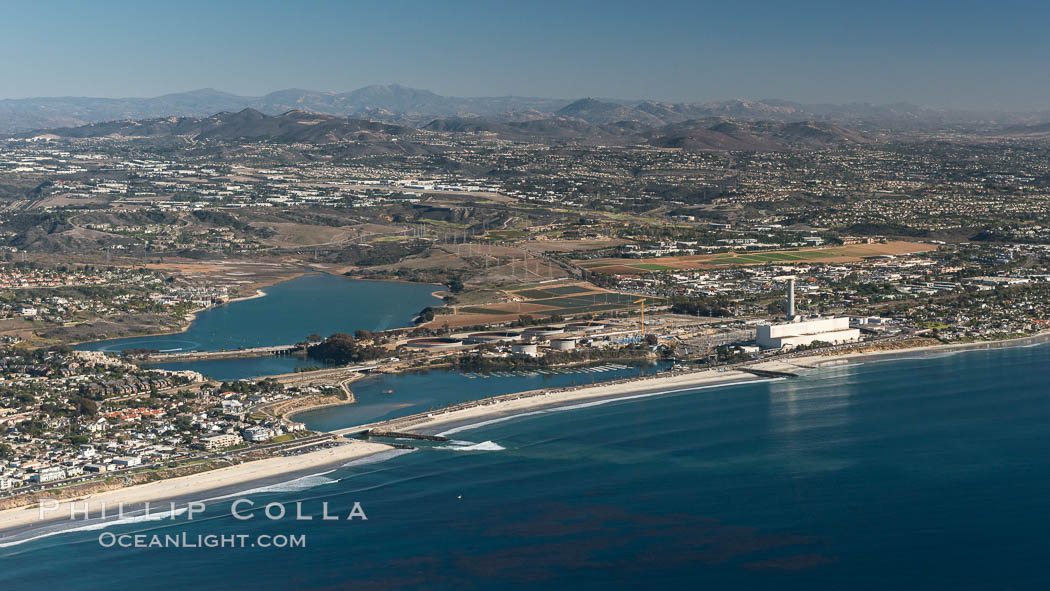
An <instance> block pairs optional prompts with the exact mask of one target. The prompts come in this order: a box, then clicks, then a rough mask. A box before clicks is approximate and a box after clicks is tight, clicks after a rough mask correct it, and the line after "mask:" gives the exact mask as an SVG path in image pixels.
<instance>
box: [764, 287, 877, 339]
mask: <svg viewBox="0 0 1050 591" xmlns="http://www.w3.org/2000/svg"><path fill="white" fill-rule="evenodd" d="M785 279H786V280H787V321H786V322H781V323H778V324H760V325H758V328H757V335H756V336H757V338H756V340H757V341H758V346H759V347H762V348H763V349H784V348H789V349H790V348H792V347H798V346H800V345H809V344H812V343H815V342H822V343H831V344H833V345H837V344H840V343H853V342H856V341H859V340H860V331H859V330H857V329H856V328H850V326H849V318H847V317H844V316H843V317H828V318H825V317H821V316H811V317H809V318H807V319H803V318H802V317H801V316H799V315H798V314H796V313H795V278H794V277H786V278H785Z"/></svg>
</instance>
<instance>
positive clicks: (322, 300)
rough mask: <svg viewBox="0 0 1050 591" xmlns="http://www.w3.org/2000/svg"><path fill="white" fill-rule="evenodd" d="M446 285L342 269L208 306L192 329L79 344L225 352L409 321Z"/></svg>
mask: <svg viewBox="0 0 1050 591" xmlns="http://www.w3.org/2000/svg"><path fill="white" fill-rule="evenodd" d="M438 289H440V287H439V286H435V285H425V284H413V283H394V282H384V281H360V280H351V279H346V278H343V277H339V276H336V275H327V274H314V275H304V276H302V277H298V278H296V279H292V280H290V281H285V282H283V283H278V284H276V285H273V286H270V287H267V288H265V289H264V290H263V292H265V293H266V296H264V297H261V298H254V299H249V300H242V301H239V302H233V303H231V304H228V305H225V306H218V307H216V308H211V309H209V310H205V311H204V312H201V313H200V314H198V315H197V318H196V320H195V321H194V322H193V324H192V325H191V326H190V328H189V329H188V330H187V331H186V332H182V333H178V334H167V335H158V336H147V337H131V338H124V339H111V340H106V341H96V342H93V343H84V344H82V345H78V346H77V347H76V348H77V349H86V350H91V351H123V350H125V349H156V350H158V351H217V350H222V349H237V348H239V347H246V348H247V347H263V346H269V345H287V344H291V343H297V342H300V341H303V340H305V339H306V337H307V335H310V334H319V335H321V336H328V335H330V334H332V333H336V332H345V333H351V334H352V333H353V332H354V331H355V330H358V329H363V330H385V329H388V328H397V327H402V326H409V325H410V324H411V321H412V318H413V317H415V315H416V314H417V313H418V312H419V311H420V310H422V309H423V308H425V307H427V306H439V305H441V300H440V299H438V298H435V297H434V296H433V295H431V294H432V293H433V292H434V291H437V290H438ZM306 365H317V362H313V361H307V360H304V359H299V358H294V357H264V358H255V359H223V360H212V361H203V362H180V363H163V364H157V365H156V366H155V367H161V368H165V369H192V370H196V371H200V372H202V373H204V374H205V375H208V376H211V377H214V378H215V379H220V380H229V379H239V378H247V377H255V376H260V375H272V374H277V373H289V372H292V371H294V370H295V369H296V368H298V367H303V366H306Z"/></svg>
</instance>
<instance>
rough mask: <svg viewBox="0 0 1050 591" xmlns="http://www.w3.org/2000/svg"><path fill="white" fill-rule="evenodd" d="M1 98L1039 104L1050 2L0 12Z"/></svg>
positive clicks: (146, 7)
mask: <svg viewBox="0 0 1050 591" xmlns="http://www.w3.org/2000/svg"><path fill="white" fill-rule="evenodd" d="M0 2H2V3H3V4H2V6H3V8H2V11H0V97H3V98H23V97H32V96H71V95H72V96H105V97H116V96H154V95H159V94H164V93H169V92H179V91H184V90H191V89H196V88H205V87H212V88H217V89H220V90H225V91H229V92H233V93H237V94H249V95H260V94H264V93H266V92H270V91H273V90H279V89H284V88H290V87H297V88H307V89H311V90H334V91H347V90H353V89H355V88H358V87H361V86H364V85H367V84H384V83H394V82H396V83H400V84H403V85H406V86H412V87H416V88H426V89H429V90H433V91H434V92H437V93H440V94H446V95H456V96H497V95H507V94H516V95H529V96H553V97H563V98H577V97H583V96H595V97H618V98H653V99H659V100H674V101H693V100H713V99H724V98H751V99H758V98H784V99H789V100H796V101H802V102H836V103H841V102H853V101H867V102H875V103H890V102H896V101H907V102H913V103H920V104H929V105H943V106H951V107H993V108H1005V109H1030V108H1040V109H1044V108H1050V34H1048V32H1047V28H1048V23H1050V3H1047V2H1045V0H1044V1H1043V2H1036V1H1030V2H1021V1H1015V0H1000V1H992V0H988V1H984V2H971V1H969V0H957V1H953V2H942V1H940V0H931V1H924V0H911V1H908V2H898V1H897V0H867V1H863V2H860V1H850V0H839V1H836V2H823V1H814V2H807V1H805V0H798V1H794V2H791V1H778V2H771V1H770V2H767V1H763V0H752V1H739V0H721V1H719V2H707V1H703V0H696V1H687V0H686V1H677V2H672V1H653V0H649V1H645V0H635V1H633V2H618V1H615V0H605V1H602V2H582V1H581V2H576V1H573V0H559V1H557V2H546V1H542V2H541V1H537V2H528V1H526V0H491V1H490V2H467V1H456V0H429V1H425V2H407V1H405V2H399V1H397V0H383V1H370V2H353V1H349V0H347V1H342V2H339V1H328V2H322V1H311V0H282V1H277V2H270V1H268V0H253V1H251V2H247V1H239V0H238V1H233V0H231V1H224V0H210V1H208V2H199V1H196V0H178V1H173V2H153V1H149V0H140V1H137V2H124V1H115V0H114V1H110V0H91V1H85V0H79V1H76V2H61V1H50V0H41V1H25V0H0Z"/></svg>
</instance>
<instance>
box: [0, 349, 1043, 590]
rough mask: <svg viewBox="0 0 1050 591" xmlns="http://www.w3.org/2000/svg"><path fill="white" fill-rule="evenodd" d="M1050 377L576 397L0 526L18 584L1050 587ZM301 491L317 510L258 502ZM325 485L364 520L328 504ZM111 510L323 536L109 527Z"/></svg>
mask: <svg viewBox="0 0 1050 591" xmlns="http://www.w3.org/2000/svg"><path fill="white" fill-rule="evenodd" d="M1048 378H1050V346H1037V347H1031V348H1012V349H1000V350H987V351H969V352H960V353H954V354H945V355H941V356H932V357H921V358H916V359H902V360H893V361H879V362H871V361H868V362H865V363H864V364H859V365H842V366H836V367H832V368H826V369H821V370H817V371H814V372H812V373H809V374H807V375H805V376H803V377H800V378H795V379H788V380H776V381H765V382H761V383H748V384H737V385H728V386H720V387H713V388H705V389H702V390H695V391H691V392H676V393H669V394H666V395H662V396H651V397H647V398H636V399H632V400H620V401H608V402H598V401H596V402H592V403H587V404H576V405H572V406H571V407H568V408H566V409H564V410H548V411H545V412H541V413H536V414H531V415H529V416H525V417H519V418H514V419H511V420H505V421H502V422H497V423H487V424H484V425H481V426H476V427H475V428H472V429H469V428H468V429H465V430H460V431H457V432H455V433H451V434H450V437H452V438H453V439H454V440H455V441H452V442H449V443H424V444H419V446H418V447H419V449H417V450H415V451H409V450H398V451H396V452H393V453H387V454H385V455H382V456H376V457H372V458H365V459H364V460H358V461H355V462H351V463H350V464H348V465H346V466H343V467H340V468H337V469H334V470H332V471H327V472H326V473H324V474H317V475H311V476H306V477H299V478H297V479H296V480H293V481H290V482H285V483H281V484H273V483H269V485H268V486H267V487H265V488H263V489H262V490H256V491H254V492H253V493H251V494H250V495H249V496H250V498H251V499H252V500H253V501H254V502H255V503H256V508H257V510H256V511H255V515H256V517H255V518H253V519H249V520H244V521H242V520H237V519H234V518H233V517H231V516H229V512H228V511H225V509H228V505H229V504H230V503H231V502H232V500H231V499H217V500H215V501H213V502H212V503H210V504H209V512H208V515H209V517H208V518H206V519H201V518H198V519H196V520H193V521H188V520H187V519H186V518H185V516H184V515H183V516H180V517H177V518H176V519H175V520H173V521H149V522H137V523H123V524H114V525H110V526H108V527H107V528H106V529H105V530H94V531H79V532H72V533H65V534H60V535H56V536H52V537H47V538H41V539H36V540H33V541H30V542H26V543H24V544H15V545H8V546H6V547H0V587H2V588H5V589H24V588H31V587H37V586H41V585H52V586H55V587H57V588H62V589H109V588H121V587H142V586H148V587H150V588H158V589H184V588H194V589H202V590H203V589H229V588H254V589H288V588H362V589H418V588H426V589H492V588H497V587H498V588H500V589H504V590H517V589H535V588H550V587H552V586H553V585H555V584H556V585H557V586H558V587H560V588H577V589H596V588H601V589H629V590H632V591H633V590H635V589H638V588H682V587H686V588H709V589H730V588H739V589H777V590H784V589H789V590H791V589H799V590H803V589H805V590H812V589H820V590H824V589H827V590H839V589H864V590H866V589H871V590H876V589H877V590H883V589H901V588H906V589H953V590H958V589H974V590H978V589H979V590H984V589H1003V588H1009V589H1045V588H1047V587H1050V573H1048V572H1047V570H1046V568H1045V565H1046V564H1047V562H1048V560H1050V544H1047V543H1046V537H1045V533H1046V530H1047V529H1048V528H1050V511H1047V503H1048V501H1047V499H1050V454H1048V453H1047V450H1050V428H1048V425H1050V396H1048V395H1047V389H1046V383H1047V380H1048ZM468 381H469V382H470V383H471V384H473V385H474V386H473V388H472V390H471V396H470V397H471V398H478V397H481V396H482V395H485V394H489V393H496V392H488V391H487V387H486V384H489V385H490V387H495V384H496V382H492V381H487V380H484V379H472V380H468ZM402 388H403V389H404V388H407V386H402ZM394 390H395V394H394V395H393V396H394V397H396V396H397V395H398V387H397V386H395V387H394ZM319 412H320V413H321V414H315V415H314V416H312V417H311V418H310V421H311V422H315V424H319V422H321V421H325V420H330V421H331V423H332V424H340V423H343V422H344V421H345V420H348V417H343V418H336V417H337V415H338V413H340V412H345V411H344V410H343V409H341V408H333V409H328V410H327V411H319ZM324 412H329V413H332V415H331V417H330V418H328V419H326V418H325V416H324V414H323V413H324ZM299 476H301V475H299ZM296 501H300V502H302V503H303V510H304V511H305V512H306V513H307V514H308V515H311V516H313V517H315V519H314V520H312V521H294V520H278V521H271V520H268V519H265V518H264V516H263V515H262V513H261V507H262V505H265V504H266V503H268V502H279V503H285V504H287V506H288V508H289V511H290V512H291V511H294V503H295V502H296ZM322 502H327V503H328V504H329V508H328V509H329V512H330V514H334V515H338V516H340V517H342V516H346V515H347V514H348V513H350V512H351V511H352V510H353V507H354V503H355V502H359V503H360V504H361V507H363V509H364V510H365V511H366V513H367V517H368V519H367V521H362V520H353V521H346V520H342V519H340V520H338V521H323V520H321V519H320V516H321V508H320V506H319V504H320V503H322ZM102 531H105V532H112V533H115V534H124V533H134V534H144V535H153V534H160V535H165V534H171V535H179V534H183V533H185V534H187V535H189V536H197V535H198V534H202V535H206V534H246V535H249V536H256V535H258V534H305V535H306V536H307V547H306V548H294V549H293V548H285V549H261V548H226V549H202V548H197V549H190V548H183V549H173V548H165V549H149V548H142V549H124V548H118V547H114V548H104V547H102V546H100V545H99V542H98V540H99V535H100V533H101V532H102ZM253 539H254V538H253ZM2 544H4V542H3V541H0V545H2ZM56 564H61V565H62V568H55V566H54V565H56ZM100 565H104V568H99V566H100ZM289 565H294V567H293V566H289Z"/></svg>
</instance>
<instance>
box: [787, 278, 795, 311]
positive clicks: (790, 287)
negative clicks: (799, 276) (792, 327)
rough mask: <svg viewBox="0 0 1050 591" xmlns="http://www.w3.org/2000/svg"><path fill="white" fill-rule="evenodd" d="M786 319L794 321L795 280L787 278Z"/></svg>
mask: <svg viewBox="0 0 1050 591" xmlns="http://www.w3.org/2000/svg"><path fill="white" fill-rule="evenodd" d="M787 312H788V313H787V319H788V320H794V319H795V278H794V277H789V278H788V310H787Z"/></svg>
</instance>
